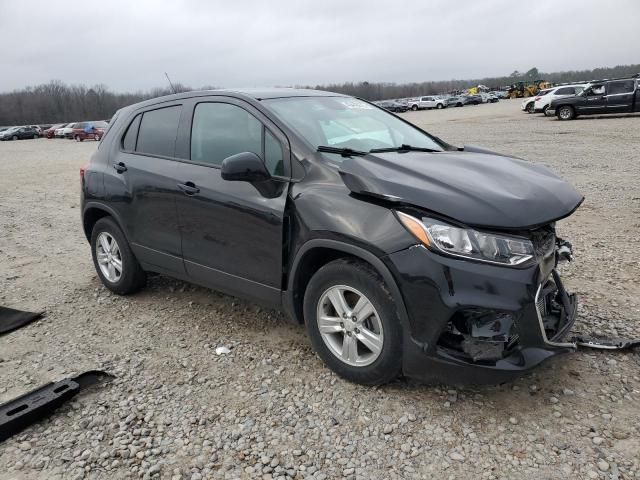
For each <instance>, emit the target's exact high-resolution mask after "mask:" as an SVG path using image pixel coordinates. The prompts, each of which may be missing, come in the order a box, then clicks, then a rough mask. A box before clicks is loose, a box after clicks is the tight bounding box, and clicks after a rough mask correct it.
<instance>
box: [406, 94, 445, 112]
mask: <svg viewBox="0 0 640 480" xmlns="http://www.w3.org/2000/svg"><path fill="white" fill-rule="evenodd" d="M408 105H409V108H410V109H411V110H413V111H416V110H424V109H431V108H446V107H447V101H446V100H445V99H444V98H442V97H438V96H433V95H432V96H429V97H419V98H412V99H411V100H409V102H408Z"/></svg>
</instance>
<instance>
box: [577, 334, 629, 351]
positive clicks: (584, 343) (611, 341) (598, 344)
mask: <svg viewBox="0 0 640 480" xmlns="http://www.w3.org/2000/svg"><path fill="white" fill-rule="evenodd" d="M570 341H571V342H574V343H575V344H576V345H578V346H579V347H586V348H596V349H600V350H631V349H633V348H638V347H640V340H632V339H630V338H609V337H590V336H587V335H576V336H574V337H572V338H571V339H570Z"/></svg>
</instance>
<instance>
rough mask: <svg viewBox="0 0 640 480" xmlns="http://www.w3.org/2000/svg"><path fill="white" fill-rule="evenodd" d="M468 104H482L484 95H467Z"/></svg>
mask: <svg viewBox="0 0 640 480" xmlns="http://www.w3.org/2000/svg"><path fill="white" fill-rule="evenodd" d="M466 99H467V104H470V105H480V104H481V103H482V97H481V96H480V95H467V96H466Z"/></svg>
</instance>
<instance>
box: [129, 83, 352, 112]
mask: <svg viewBox="0 0 640 480" xmlns="http://www.w3.org/2000/svg"><path fill="white" fill-rule="evenodd" d="M209 95H220V96H229V97H235V98H245V99H252V100H258V101H260V100H268V99H272V98H292V97H349V95H343V94H341V93H333V92H325V91H324V90H313V89H310V88H309V89H307V88H288V87H274V88H234V89H215V90H192V91H189V92H183V93H176V94H173V95H165V96H163V97H156V98H151V99H149V100H144V101H142V102H138V103H134V104H132V105H128V106H126V107H124V108H123V109H122V111H129V110H135V109H138V108H144V107H147V106H152V105H157V104H160V103H166V102H172V101H175V100H182V99H186V98H193V97H204V96H209Z"/></svg>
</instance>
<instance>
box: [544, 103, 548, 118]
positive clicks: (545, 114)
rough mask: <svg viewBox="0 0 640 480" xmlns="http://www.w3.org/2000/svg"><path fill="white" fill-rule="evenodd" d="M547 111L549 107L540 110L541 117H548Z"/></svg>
mask: <svg viewBox="0 0 640 480" xmlns="http://www.w3.org/2000/svg"><path fill="white" fill-rule="evenodd" d="M547 110H549V105H547V106H545V107H544V108H543V109H542V113H543V115H544V116H545V117H547V116H549V114H548V113H547Z"/></svg>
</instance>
